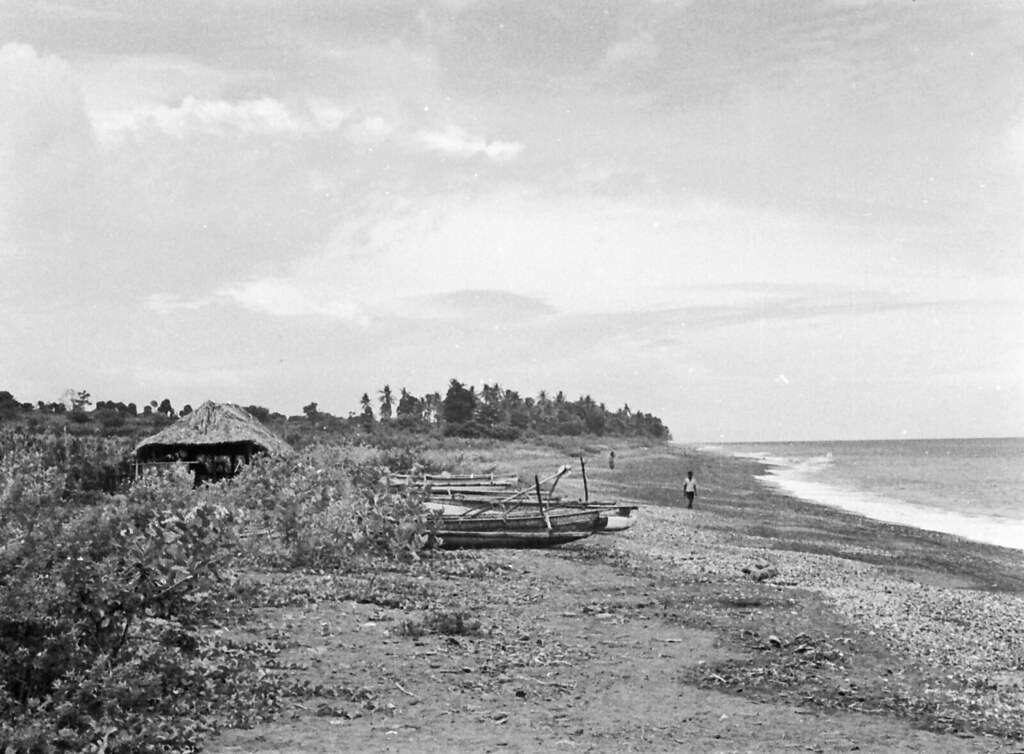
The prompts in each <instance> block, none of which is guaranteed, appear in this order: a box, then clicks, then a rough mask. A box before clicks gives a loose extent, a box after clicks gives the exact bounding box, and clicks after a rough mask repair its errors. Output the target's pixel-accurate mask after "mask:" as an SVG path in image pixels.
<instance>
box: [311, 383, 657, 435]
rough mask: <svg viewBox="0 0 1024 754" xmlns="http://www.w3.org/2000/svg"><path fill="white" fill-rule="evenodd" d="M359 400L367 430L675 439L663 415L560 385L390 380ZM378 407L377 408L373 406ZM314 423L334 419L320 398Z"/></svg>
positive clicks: (361, 419) (359, 415)
mask: <svg viewBox="0 0 1024 754" xmlns="http://www.w3.org/2000/svg"><path fill="white" fill-rule="evenodd" d="M375 397H376V401H375V400H374V399H372V398H371V397H370V394H369V393H363V395H362V398H361V399H360V411H359V412H358V413H353V414H350V415H349V417H348V421H349V422H353V421H354V422H357V423H358V424H360V425H361V426H362V428H363V429H365V430H367V431H372V430H373V429H374V428H375V427H388V428H394V429H399V430H407V431H412V432H425V431H433V430H439V431H441V432H442V433H443V434H445V435H447V436H454V437H493V438H498V439H516V438H518V437H522V436H525V435H530V434H537V435H584V434H590V435H598V436H604V435H607V436H615V437H649V438H652V439H659V440H667V439H670V437H671V434H670V433H669V430H668V427H666V426H665V424H664V423H663V422H662V420H661V419H660V418H658V417H657V416H654V415H653V414H649V413H645V412H643V411H634V410H632V409H630V407H629V405H628V404H627V405H624V406H623V407H622V408H619V409H617V410H612V409H609V408H608V407H607V406H606V405H605V404H604V403H599V402H597V401H595V400H594V399H593V398H591V397H590V396H589V395H586V396H583V397H581V398H578V399H576V400H569V399H568V398H566V396H565V393H564V392H562V391H561V390H560V391H558V392H557V393H555V394H554V395H553V396H552V395H551V394H550V393H549V392H547V391H545V390H542V391H540V393H538V394H537V396H536V397H532V396H526V397H524V396H522V395H520V393H519V392H517V391H515V390H510V389H506V388H503V387H502V386H501V385H499V384H498V383H495V384H493V385H488V384H486V383H485V384H484V385H483V386H482V387H481V388H480V390H477V388H476V386H474V385H469V386H467V385H465V384H463V383H462V382H460V381H459V380H457V379H454V378H453V379H451V380H450V381H449V383H448V389H447V391H446V392H445V394H444V396H442V395H441V393H439V392H433V393H427V394H426V395H422V396H417V395H413V394H412V393H410V392H409V391H408V390H406V389H405V388H404V387H403V388H401V389H400V390H399V392H398V393H397V394H396V393H395V391H393V390H392V389H391V386H390V385H384V387H383V388H382V389H381V390H380V391H378V392H377V394H376V396H375ZM375 408H376V411H375V410H374V409H375ZM303 413H304V414H305V415H306V417H307V418H308V419H309V420H310V421H311V422H314V423H316V422H322V421H324V420H329V419H330V418H331V417H330V415H329V414H325V413H323V412H321V411H320V410H319V408H318V405H317V404H316V403H310V404H309V405H307V406H305V407H303Z"/></svg>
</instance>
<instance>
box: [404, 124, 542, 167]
mask: <svg viewBox="0 0 1024 754" xmlns="http://www.w3.org/2000/svg"><path fill="white" fill-rule="evenodd" d="M414 140H415V141H416V143H418V144H420V145H421V146H423V147H424V148H426V149H430V150H433V151H436V152H444V153H446V154H451V155H455V156H457V157H475V156H476V155H484V156H485V157H489V158H491V159H492V160H509V159H512V158H513V157H516V156H517V155H518V154H519V153H520V152H522V151H523V145H522V144H520V143H519V142H516V141H500V140H494V141H487V140H486V139H485V138H483V137H482V136H474V135H472V134H470V133H468V132H467V131H465V130H464V129H462V128H460V127H458V126H454V125H450V126H448V127H447V128H445V129H442V130H440V131H421V132H420V133H418V134H416V136H415V139H414Z"/></svg>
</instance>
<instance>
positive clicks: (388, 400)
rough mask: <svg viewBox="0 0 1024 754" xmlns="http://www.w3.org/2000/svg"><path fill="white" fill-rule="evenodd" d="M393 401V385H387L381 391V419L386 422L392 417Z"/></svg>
mask: <svg viewBox="0 0 1024 754" xmlns="http://www.w3.org/2000/svg"><path fill="white" fill-rule="evenodd" d="M392 406H393V401H392V397H391V386H390V385H385V386H384V389H383V390H381V391H380V420H381V421H382V422H386V421H388V420H389V419H391V408H392Z"/></svg>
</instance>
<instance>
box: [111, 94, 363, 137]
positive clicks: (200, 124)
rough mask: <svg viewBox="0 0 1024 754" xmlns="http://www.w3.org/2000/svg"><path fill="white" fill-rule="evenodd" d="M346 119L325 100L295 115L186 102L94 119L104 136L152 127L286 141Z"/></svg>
mask: <svg viewBox="0 0 1024 754" xmlns="http://www.w3.org/2000/svg"><path fill="white" fill-rule="evenodd" d="M347 118H348V113H347V112H346V110H345V109H344V108H342V107H339V106H338V105H335V104H332V103H331V102H329V101H326V100H313V101H310V102H308V103H306V107H305V108H304V109H303V110H302V111H299V110H297V109H294V108H290V107H288V106H287V105H286V104H285V103H283V102H281V101H280V100H278V99H274V98H272V97H260V98H258V99H243V100H236V101H230V100H223V99H218V100H210V99H198V98H195V97H186V98H185V99H184V100H182V102H181V103H180V104H179V105H176V106H168V105H158V106H156V107H144V108H139V109H135V110H129V111H126V112H120V113H105V114H102V115H99V116H96V122H95V125H96V126H97V129H98V130H100V131H103V132H114V133H116V132H122V131H138V130H140V129H142V128H146V127H152V128H155V129H156V130H157V131H160V132H161V133H164V134H167V135H168V136H173V137H175V138H178V139H182V138H185V137H186V136H189V135H191V134H197V133H207V134H225V133H239V134H258V135H291V136H305V135H309V134H317V133H324V132H327V131H334V130H336V129H338V128H340V127H341V126H342V124H344V123H345V122H346V120H347Z"/></svg>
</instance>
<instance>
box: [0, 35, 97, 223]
mask: <svg viewBox="0 0 1024 754" xmlns="http://www.w3.org/2000/svg"><path fill="white" fill-rule="evenodd" d="M95 156H96V152H95V143H94V138H93V132H92V129H91V127H90V125H89V121H88V118H87V117H86V114H85V106H84V103H83V99H82V93H81V90H80V88H79V85H78V81H77V79H76V78H75V76H74V72H73V71H72V70H71V67H70V66H69V65H68V64H67V63H66V62H65V61H63V60H62V59H60V58H57V57H55V56H51V55H39V54H38V53H37V52H36V51H35V49H34V48H32V47H31V46H29V45H25V44H17V43H10V44H6V45H3V47H0V233H2V234H3V235H8V234H9V235H10V236H12V237H13V236H18V237H25V236H26V234H28V235H30V236H33V237H38V236H39V234H43V235H46V236H55V235H58V234H60V233H61V232H65V233H66V232H67V229H68V228H69V227H73V225H74V223H75V220H76V217H77V216H79V215H87V214H88V213H87V212H79V210H82V209H83V207H84V206H87V205H88V204H89V201H90V200H91V197H92V195H93V192H92V190H91V187H92V184H93V182H94V181H95V171H96V165H95V160H94V158H95Z"/></svg>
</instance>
